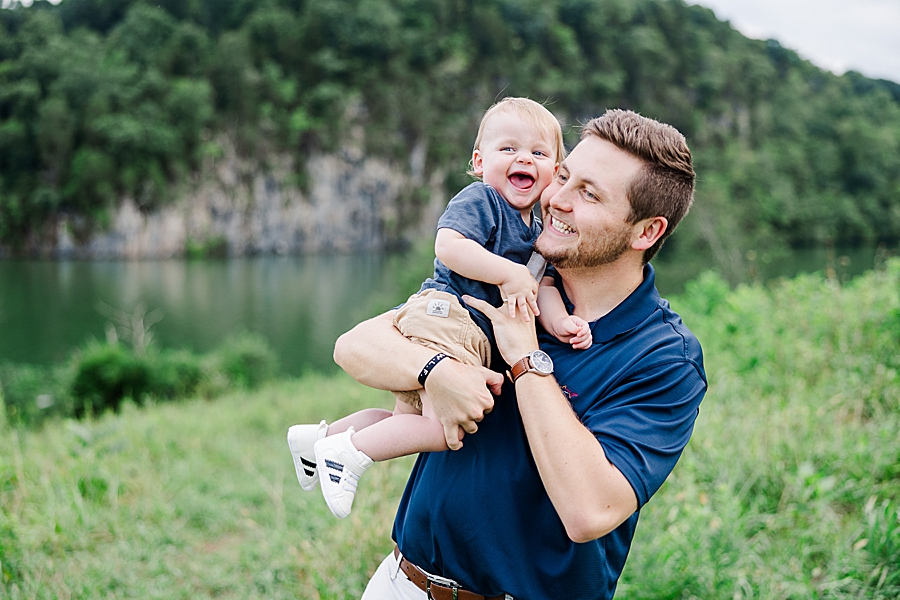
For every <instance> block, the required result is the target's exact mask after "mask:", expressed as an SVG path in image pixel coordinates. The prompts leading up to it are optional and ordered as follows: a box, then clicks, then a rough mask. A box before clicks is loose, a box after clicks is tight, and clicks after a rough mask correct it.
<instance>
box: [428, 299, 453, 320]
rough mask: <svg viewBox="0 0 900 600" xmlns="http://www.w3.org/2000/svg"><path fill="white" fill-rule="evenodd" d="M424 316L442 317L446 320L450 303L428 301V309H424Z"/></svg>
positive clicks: (446, 301)
mask: <svg viewBox="0 0 900 600" xmlns="http://www.w3.org/2000/svg"><path fill="white" fill-rule="evenodd" d="M425 314H426V315H428V316H431V317H444V318H447V317H449V316H450V301H449V300H429V301H428V308H426V309H425Z"/></svg>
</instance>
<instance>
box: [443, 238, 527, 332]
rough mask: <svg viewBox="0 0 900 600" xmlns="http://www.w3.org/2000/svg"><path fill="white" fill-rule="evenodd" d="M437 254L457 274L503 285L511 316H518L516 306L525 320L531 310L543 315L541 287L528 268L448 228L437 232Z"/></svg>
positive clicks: (501, 288) (503, 292) (501, 286)
mask: <svg viewBox="0 0 900 600" xmlns="http://www.w3.org/2000/svg"><path fill="white" fill-rule="evenodd" d="M434 254H435V256H437V257H438V259H440V261H441V262H442V263H444V264H445V265H446V266H447V268H448V269H450V270H451V271H453V272H454V273H459V274H460V275H462V276H463V277H468V278H469V279H475V280H477V281H484V282H485V283H493V284H494V285H498V286H500V291H501V293H502V294H503V296H504V297H505V298H506V301H507V302H508V304H509V316H511V317H515V316H516V308H517V307H518V309H519V310H520V311H521V312H522V318H523V319H525V320H526V321H527V320H528V307H530V308H531V310H532V312H533V313H534V314H535V315H538V314H540V312H541V311H540V308H539V307H538V303H537V291H538V284H537V281H535V279H534V277H533V276H532V275H531V273H530V272H529V271H528V267H526V266H525V265H520V264H517V263H514V262H513V261H511V260H509V259H506V258H503V257H502V256H497V255H496V254H494V253H492V252H491V251H489V250H488V249H486V248H485V247H484V246H482V245H481V244H479V243H478V242H476V241H474V240H470V239H468V238H466V237H465V236H464V235H463V234H461V233H460V232H458V231H456V230H454V229H449V228H446V227H442V228H441V229H438V232H437V238H436V239H435V241H434Z"/></svg>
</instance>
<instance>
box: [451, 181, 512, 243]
mask: <svg viewBox="0 0 900 600" xmlns="http://www.w3.org/2000/svg"><path fill="white" fill-rule="evenodd" d="M498 222H499V213H498V207H497V204H496V202H495V201H494V198H493V195H492V194H491V193H490V190H489V189H488V187H487V186H486V185H484V184H483V183H473V184H472V185H470V186H468V187H466V188H465V189H463V190H462V191H461V192H460V193H458V194H457V195H456V196H454V197H453V199H452V200H450V203H449V204H448V205H447V208H446V210H444V214H443V215H441V218H440V219H439V220H438V229H452V230H454V231H458V232H459V233H461V234H462V235H463V236H464V237H465V238H466V239H469V240H473V241H475V242H478V243H479V244H481V245H482V246H486V245H487V244H488V242H489V241H491V240H492V239H493V238H494V235H495V234H496V232H497V225H498Z"/></svg>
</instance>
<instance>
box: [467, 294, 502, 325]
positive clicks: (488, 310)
mask: <svg viewBox="0 0 900 600" xmlns="http://www.w3.org/2000/svg"><path fill="white" fill-rule="evenodd" d="M462 299H463V301H464V302H465V303H466V304H467V305H468V306H471V307H472V308H474V309H475V310H477V311H478V312H480V313H483V314H484V316H486V317H487V318H488V319H491V320H492V321H493V320H494V319H495V318H497V316H498V315H500V314H502V313H501V312H500V311H499V310H497V309H496V308H494V307H493V306H491V305H490V304H488V303H487V302H485V301H484V300H482V299H481V298H476V297H474V296H463V297H462Z"/></svg>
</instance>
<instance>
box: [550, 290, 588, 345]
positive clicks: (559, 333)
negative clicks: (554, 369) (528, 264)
mask: <svg viewBox="0 0 900 600" xmlns="http://www.w3.org/2000/svg"><path fill="white" fill-rule="evenodd" d="M537 302H538V305H539V306H540V307H541V312H540V317H538V320H539V321H540V322H541V326H542V327H543V328H544V329H546V330H547V331H548V332H549V333H550V334H551V335H552V336H553V337H555V338H556V339H558V340H559V341H561V342H564V343H567V344H572V347H573V348H575V349H576V350H586V349H588V348H590V347H591V342H592V339H591V338H592V336H591V326H590V324H589V323H588V322H587V321H585V320H584V319H582V318H581V317H576V316H575V315H570V314H569V313H568V311H567V310H566V305H565V304H564V303H563V299H562V296H560V294H559V290H557V289H556V286H554V285H553V278H552V277H544V278H543V279H542V280H541V288H540V291H539V292H538V297H537Z"/></svg>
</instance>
